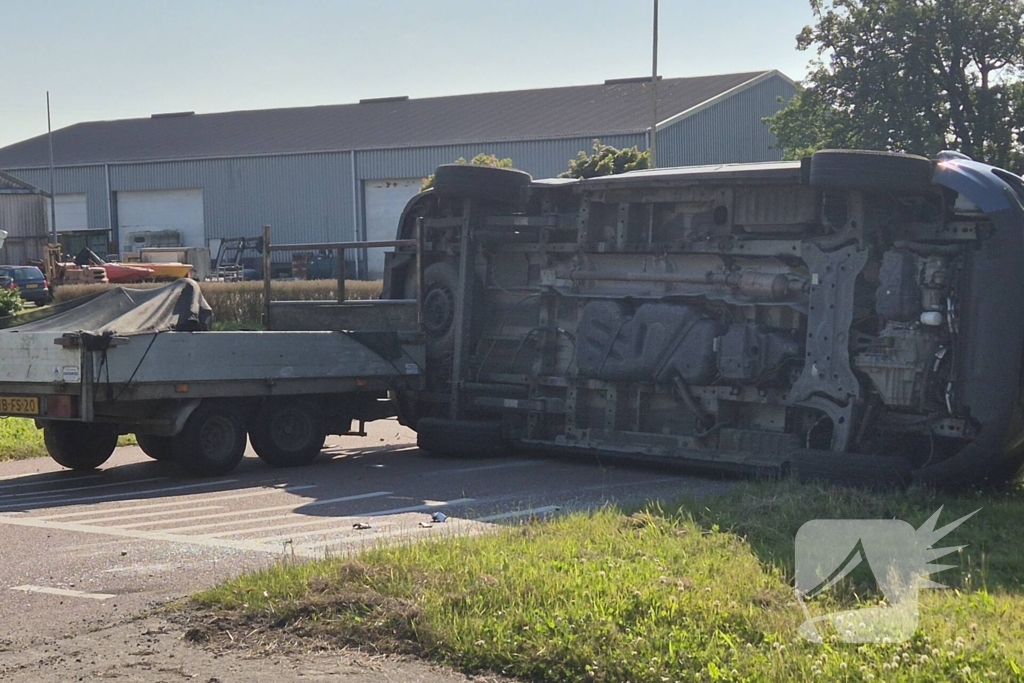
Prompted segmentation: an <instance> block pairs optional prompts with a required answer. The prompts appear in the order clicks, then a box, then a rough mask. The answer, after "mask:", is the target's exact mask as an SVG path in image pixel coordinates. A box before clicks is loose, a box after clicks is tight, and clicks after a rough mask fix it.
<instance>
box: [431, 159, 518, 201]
mask: <svg viewBox="0 0 1024 683" xmlns="http://www.w3.org/2000/svg"><path fill="white" fill-rule="evenodd" d="M453 163H456V164H469V165H470V166H492V167H494V168H512V160H511V159H507V158H506V159H499V158H498V157H496V156H494V155H493V154H477V155H476V156H475V157H473V158H472V159H470V160H469V161H466V159H465V158H464V157H459V158H458V159H456V160H455V161H454V162H453ZM433 186H434V174H433V173H431V174H430V175H428V176H427V177H426V178H424V179H423V185H421V186H420V192H423V191H425V190H429V189H430V188H432V187H433Z"/></svg>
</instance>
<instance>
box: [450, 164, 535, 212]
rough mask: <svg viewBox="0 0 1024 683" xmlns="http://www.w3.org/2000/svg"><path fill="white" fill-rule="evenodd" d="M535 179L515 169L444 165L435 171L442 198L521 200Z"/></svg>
mask: <svg viewBox="0 0 1024 683" xmlns="http://www.w3.org/2000/svg"><path fill="white" fill-rule="evenodd" d="M532 182H533V178H532V177H531V176H530V174H529V173H526V172H525V171H517V170H515V169H512V168H495V167H493V166H474V165H472V164H444V165H443V166H438V167H437V170H436V171H434V192H435V193H436V194H437V196H439V197H465V198H467V199H482V200H484V201H495V202H509V203H518V202H520V201H522V200H523V198H524V194H525V192H524V191H525V190H526V188H527V187H529V186H530V183H532Z"/></svg>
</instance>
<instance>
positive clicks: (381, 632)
mask: <svg viewBox="0 0 1024 683" xmlns="http://www.w3.org/2000/svg"><path fill="white" fill-rule="evenodd" d="M380 571H381V569H380V568H377V567H371V566H369V565H366V564H363V563H361V562H358V561H355V562H347V563H344V564H341V565H339V566H338V568H337V571H336V572H335V573H334V575H332V576H329V577H318V578H315V579H312V580H311V581H310V583H309V586H308V590H307V591H306V592H305V594H304V595H302V597H301V598H298V599H295V600H292V601H289V602H285V603H278V604H275V605H274V606H273V607H272V609H265V610H259V611H251V610H248V609H246V608H245V607H244V606H243V607H242V608H240V609H231V608H223V607H208V606H203V605H197V604H189V605H186V606H184V607H182V608H181V609H180V610H179V611H178V612H176V613H174V614H172V615H170V618H171V619H173V620H174V621H176V622H177V623H179V624H180V625H181V626H182V627H183V629H184V638H185V639H186V640H187V641H189V642H191V643H195V644H199V645H203V646H206V647H210V648H213V649H242V650H245V651H249V652H252V653H270V652H273V653H285V654H290V653H305V652H321V651H329V650H338V649H351V648H355V649H357V650H360V651H364V652H371V653H374V654H383V653H388V654H397V655H417V656H426V655H427V654H428V650H429V645H428V643H429V639H427V638H425V636H426V628H427V627H426V625H425V624H424V622H423V618H422V617H423V613H422V610H421V609H420V608H419V607H418V606H417V605H415V604H414V603H413V602H412V601H411V600H406V599H402V598H397V597H393V596H388V595H384V594H382V593H380V592H378V591H377V590H375V589H374V588H373V587H372V584H373V580H374V577H375V575H376V574H377V573H379V572H380Z"/></svg>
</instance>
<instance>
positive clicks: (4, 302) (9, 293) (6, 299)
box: [0, 289, 25, 316]
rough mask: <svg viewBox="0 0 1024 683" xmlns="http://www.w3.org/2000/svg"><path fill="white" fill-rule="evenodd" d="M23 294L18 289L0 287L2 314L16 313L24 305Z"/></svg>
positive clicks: (0, 312) (0, 309)
mask: <svg viewBox="0 0 1024 683" xmlns="http://www.w3.org/2000/svg"><path fill="white" fill-rule="evenodd" d="M24 305H25V304H24V302H23V301H22V300H21V294H20V293H19V292H18V290H16V289H0V316H5V315H14V314H15V313H17V312H19V311H20V310H21V309H22V308H23V307H24Z"/></svg>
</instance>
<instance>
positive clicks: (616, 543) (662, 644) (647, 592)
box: [194, 481, 1024, 683]
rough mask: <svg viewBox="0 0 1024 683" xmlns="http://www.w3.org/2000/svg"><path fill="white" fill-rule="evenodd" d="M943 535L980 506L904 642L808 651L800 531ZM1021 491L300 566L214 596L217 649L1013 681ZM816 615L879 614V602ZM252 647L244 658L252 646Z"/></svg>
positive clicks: (542, 675)
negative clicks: (293, 648) (274, 645)
mask: <svg viewBox="0 0 1024 683" xmlns="http://www.w3.org/2000/svg"><path fill="white" fill-rule="evenodd" d="M940 505H946V509H945V511H944V512H943V514H942V518H941V519H940V523H945V522H948V521H951V520H952V519H955V518H956V517H958V516H960V515H962V514H965V513H966V512H970V511H973V510H975V509H978V508H982V511H981V512H980V513H979V514H978V515H977V516H976V517H974V518H972V519H971V520H970V522H968V524H966V525H965V526H964V527H961V528H960V529H958V530H957V531H955V532H954V533H953V534H952V535H950V536H949V537H948V538H947V539H945V540H944V542H943V545H951V546H957V545H961V544H969V545H967V547H966V548H964V549H963V551H962V552H960V553H958V554H956V555H954V556H952V557H948V558H944V559H943V561H948V562H949V563H950V564H954V565H957V566H956V567H955V568H954V569H950V570H948V571H946V572H943V573H940V574H937V575H936V576H935V579H936V580H938V581H941V582H944V583H949V584H950V585H951V586H952V587H953V588H954V590H949V591H924V592H923V593H922V596H921V597H922V601H921V622H920V626H919V629H918V632H917V633H916V634H915V635H914V637H913V638H912V639H911V640H910V641H908V642H906V643H902V644H892V645H890V644H867V645H856V644H852V645H848V644H844V643H841V642H838V639H837V637H836V636H835V635H831V636H830V635H829V634H826V643H825V644H824V645H813V644H810V643H807V642H805V641H804V640H803V639H802V638H801V637H800V636H799V635H797V630H796V629H797V627H798V626H799V624H800V623H801V622H802V621H803V620H804V615H803V614H802V612H801V609H800V607H799V606H798V605H797V604H796V602H795V601H794V600H793V592H792V586H791V581H792V574H793V567H792V553H793V538H794V536H795V534H796V531H797V529H798V528H799V527H800V525H801V524H803V523H804V522H806V521H808V520H811V519H829V518H846V519H851V518H852V519H857V518H873V519H881V518H894V517H895V518H899V519H905V520H907V521H908V522H910V523H912V524H915V525H920V524H921V523H922V522H923V521H924V520H925V519H926V518H927V517H928V516H930V515H931V513H932V512H934V511H935V510H936V509H937V508H938V507H939V506H940ZM1022 523H1024V492H1022V491H1021V489H1020V488H1017V489H1015V490H1013V491H1010V492H1001V493H993V494H967V495H962V496H950V495H943V494H938V493H935V492H934V491H929V490H927V489H914V490H912V491H910V492H892V493H882V494H876V493H868V492H863V491H851V490H844V489H834V488H828V487H820V486H802V485H799V484H796V483H794V482H791V481H784V482H767V483H751V484H741V485H740V486H738V487H737V488H736V489H735V490H734V491H732V492H731V493H729V494H726V495H724V496H720V497H714V498H708V497H701V498H700V499H695V500H692V501H687V502H684V503H682V504H681V506H673V507H672V508H666V507H664V506H660V507H659V506H654V505H652V506H649V507H647V508H644V509H642V510H640V511H638V512H636V513H634V514H632V515H629V516H626V515H625V514H624V513H621V512H619V511H617V510H614V509H605V510H601V511H599V512H596V513H592V514H574V515H569V516H566V517H563V518H558V519H555V520H553V521H549V522H543V523H539V524H537V523H530V524H525V525H521V526H513V527H510V528H506V529H503V530H501V531H498V532H496V533H493V534H484V535H478V536H474V537H449V538H443V539H435V540H432V541H424V542H419V543H409V544H406V545H401V546H397V547H384V548H378V549H375V550H372V551H370V552H368V553H365V554H363V555H361V556H360V557H359V558H357V559H344V560H342V559H329V560H325V561H319V562H314V563H298V564H297V563H291V562H290V563H288V564H285V565H282V566H279V567H276V568H272V569H268V570H266V571H263V572H260V573H257V574H252V575H247V576H243V577H240V578H238V579H236V580H234V581H231V582H229V583H227V584H225V585H222V586H220V587H218V588H215V589H213V590H211V591H208V592H206V593H203V594H201V595H200V596H198V597H197V598H196V600H195V603H194V604H197V605H199V606H201V608H202V609H204V610H215V614H214V615H208V614H201V615H198V617H199V618H197V619H195V620H194V621H195V622H196V623H199V622H201V623H208V624H209V623H216V624H219V628H220V629H223V630H224V631H226V632H227V633H229V634H232V635H230V636H229V635H225V634H224V633H221V634H220V635H221V637H222V639H223V642H224V643H227V641H228V640H229V639H230V640H233V641H234V642H236V643H237V642H238V636H237V634H239V633H243V634H244V633H247V634H248V635H246V636H244V638H246V639H248V641H249V642H251V643H252V644H253V645H256V646H258V647H265V646H266V643H267V640H268V637H271V636H272V634H273V633H274V632H275V631H278V632H280V630H281V629H283V630H284V633H283V634H282V635H283V637H284V638H285V639H286V640H287V642H289V643H292V642H294V641H293V640H292V636H294V635H299V636H307V637H314V638H316V639H317V641H316V642H318V643H324V642H327V643H332V644H338V645H350V646H355V647H360V648H366V649H368V650H372V651H386V652H401V653H412V654H417V655H421V656H426V657H429V658H432V659H435V660H438V661H443V662H447V663H450V664H454V665H456V666H458V667H459V668H461V669H462V670H464V671H466V672H471V673H474V672H481V671H497V672H501V673H503V674H505V675H508V676H513V677H516V678H519V679H522V680H531V681H545V682H563V681H564V682H569V681H573V682H575V681H582V680H593V681H609V682H610V681H626V680H628V681H634V683H642V682H648V681H649V682H651V683H660V682H661V681H666V680H667V681H680V680H686V681H691V680H699V681H736V682H738V681H745V682H759V681H804V680H817V679H820V680H839V681H857V682H860V681H870V680H879V681H881V680H885V681H900V682H905V683H911V682H916V681H925V682H930V683H940V682H945V681H950V680H957V681H988V680H1020V675H1019V671H1020V667H1021V666H1022V664H1024V623H1022V622H1021V620H1020V617H1019V615H1020V613H1021V611H1022V610H1024V596H1022V585H1021V579H1020V577H1021V576H1022V575H1024V556H1022V555H1021V553H1019V552H1018V544H1017V543H1016V542H1015V540H1014V539H1016V538H1017V536H1018V531H1019V529H1020V525H1021V524H1022ZM821 600H822V601H823V602H822V603H821V604H818V603H817V600H816V601H815V604H813V605H812V609H816V610H817V609H819V608H820V609H821V610H823V611H834V610H837V609H851V608H857V607H861V606H870V605H877V604H878V594H877V593H873V592H871V590H870V589H866V588H864V589H862V587H856V588H855V589H854V590H850V591H846V592H845V593H844V592H836V594H835V595H834V596H827V597H824V598H822V599H821ZM242 644H243V645H244V644H245V643H244V642H243V643H242Z"/></svg>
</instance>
